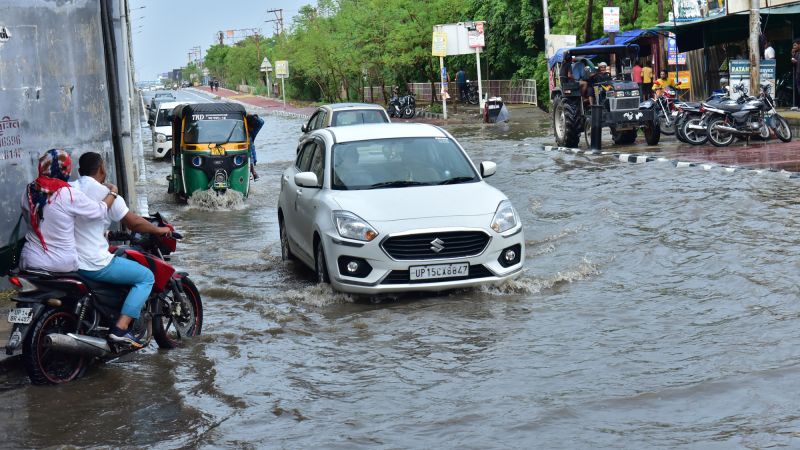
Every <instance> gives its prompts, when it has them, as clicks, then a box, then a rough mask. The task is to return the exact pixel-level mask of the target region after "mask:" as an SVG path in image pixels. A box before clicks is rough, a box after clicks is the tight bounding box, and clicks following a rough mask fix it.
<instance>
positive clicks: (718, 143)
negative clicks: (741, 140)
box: [706, 116, 736, 147]
mask: <svg viewBox="0 0 800 450" xmlns="http://www.w3.org/2000/svg"><path fill="white" fill-rule="evenodd" d="M720 122H725V118H723V117H719V116H717V117H714V118H712V119H711V120H710V121H709V122H708V128H707V129H706V135H707V136H708V140H709V141H711V144H712V145H714V146H715V147H727V146H729V145H731V144H732V143H733V141H734V140H735V139H736V135H734V134H733V133H725V132H720V131H717V130H716V127H717V125H719V124H720Z"/></svg>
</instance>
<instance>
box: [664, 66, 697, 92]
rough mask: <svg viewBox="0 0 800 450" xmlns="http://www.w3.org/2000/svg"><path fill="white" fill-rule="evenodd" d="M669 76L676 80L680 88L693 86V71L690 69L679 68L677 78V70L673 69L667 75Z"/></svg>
mask: <svg viewBox="0 0 800 450" xmlns="http://www.w3.org/2000/svg"><path fill="white" fill-rule="evenodd" d="M667 78H669V79H670V80H672V81H674V82H675V84H676V85H678V87H679V88H680V89H691V88H692V73H691V72H690V71H688V70H679V71H678V77H677V79H676V78H675V71H672V72H670V73H669V75H667Z"/></svg>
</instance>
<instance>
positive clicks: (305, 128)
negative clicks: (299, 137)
mask: <svg viewBox="0 0 800 450" xmlns="http://www.w3.org/2000/svg"><path fill="white" fill-rule="evenodd" d="M300 131H302V132H303V133H305V132H306V131H308V125H306V124H302V125H300Z"/></svg>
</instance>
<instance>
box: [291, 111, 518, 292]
mask: <svg viewBox="0 0 800 450" xmlns="http://www.w3.org/2000/svg"><path fill="white" fill-rule="evenodd" d="M494 172H495V164H494V163H492V162H489V161H485V162H482V163H481V164H480V169H478V168H476V167H475V166H474V165H473V164H472V162H471V161H470V159H469V157H468V156H467V155H466V153H465V152H464V150H463V149H462V148H461V146H460V145H459V144H458V143H457V142H456V140H455V139H453V137H452V136H451V135H450V134H449V133H447V132H446V131H444V130H442V129H441V128H438V127H435V126H431V125H424V124H375V125H356V126H348V127H333V128H324V129H320V130H316V131H314V132H313V133H311V134H309V135H308V137H307V138H305V139H304V140H303V141H302V142H301V143H300V146H299V147H298V151H297V160H296V161H295V164H294V165H292V167H290V168H288V169H286V171H285V172H284V173H283V177H282V179H281V193H280V198H279V200H278V223H279V226H280V237H281V250H282V256H283V259H284V260H288V259H298V260H300V261H301V262H303V263H304V264H306V265H308V266H309V267H310V268H312V269H313V270H314V271H315V272H316V275H317V279H318V280H319V281H320V282H330V283H331V284H332V285H333V287H334V288H335V289H337V290H340V291H343V292H350V293H357V294H379V293H384V292H399V291H441V290H446V289H453V288H461V287H468V286H476V285H480V284H485V283H497V282H500V281H502V280H506V279H508V278H511V277H513V276H515V275H517V274H519V273H520V272H521V270H522V263H523V261H524V259H525V255H524V252H525V240H524V237H523V233H522V224H521V223H520V220H519V216H518V215H517V212H516V211H515V210H514V207H513V206H512V205H511V202H509V200H508V199H507V198H506V196H505V195H503V193H502V192H500V191H499V190H497V189H495V188H494V187H492V186H490V185H488V184H486V183H485V182H484V181H483V178H486V177H488V176H491V175H492V174H494Z"/></svg>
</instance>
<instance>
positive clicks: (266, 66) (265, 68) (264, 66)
mask: <svg viewBox="0 0 800 450" xmlns="http://www.w3.org/2000/svg"><path fill="white" fill-rule="evenodd" d="M260 69H261V71H262V72H272V64H270V62H269V60H268V59H267V58H266V57H265V58H264V60H263V61H261V67H260ZM287 72H288V70H287Z"/></svg>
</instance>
